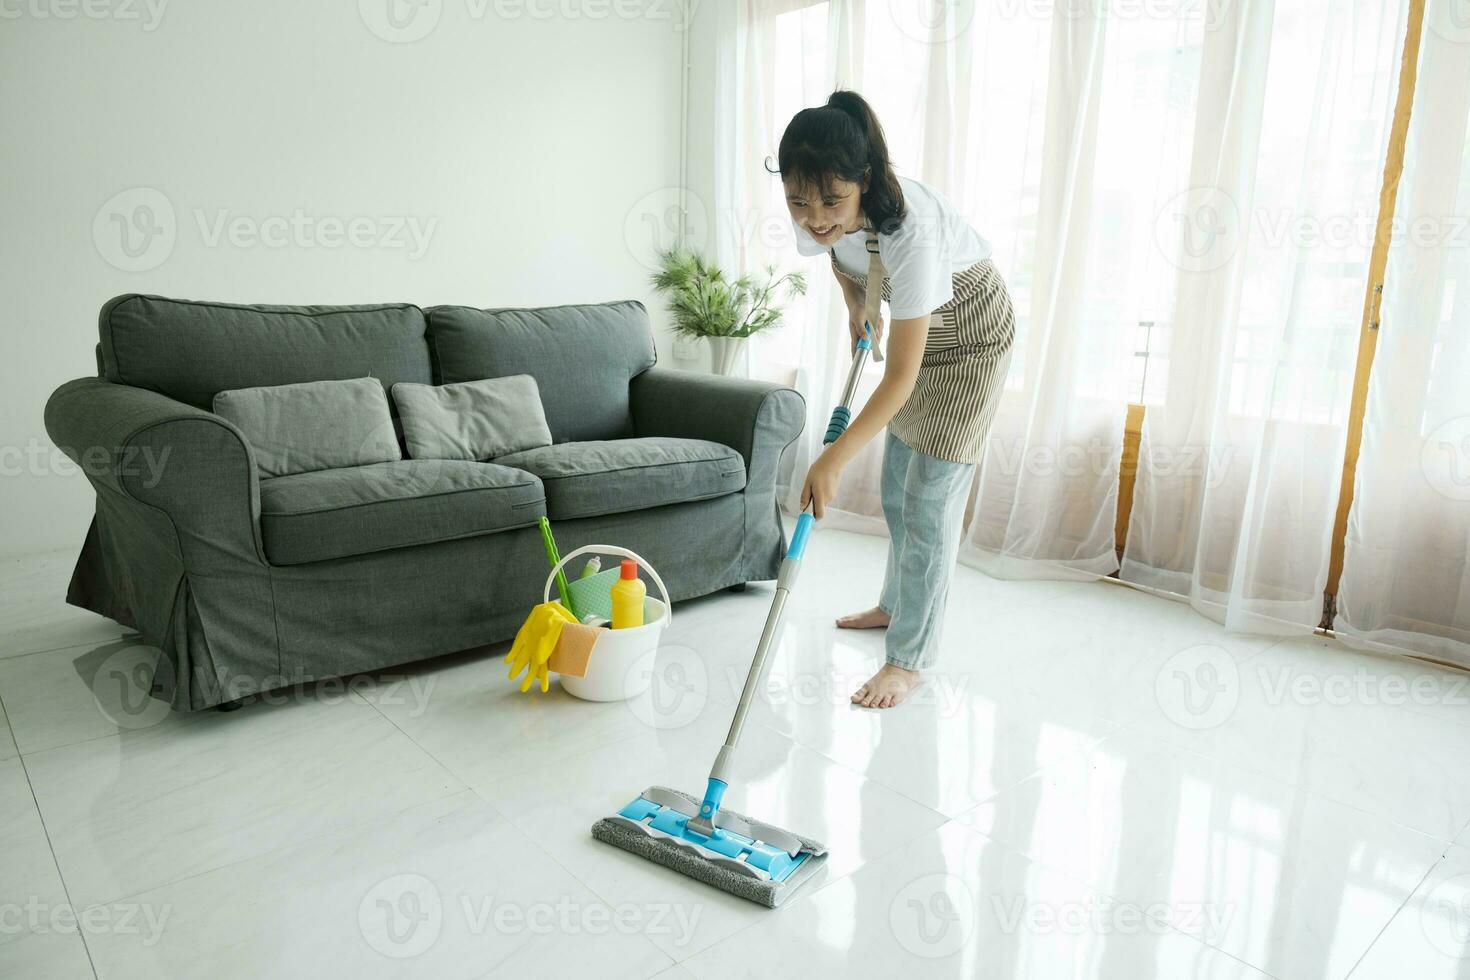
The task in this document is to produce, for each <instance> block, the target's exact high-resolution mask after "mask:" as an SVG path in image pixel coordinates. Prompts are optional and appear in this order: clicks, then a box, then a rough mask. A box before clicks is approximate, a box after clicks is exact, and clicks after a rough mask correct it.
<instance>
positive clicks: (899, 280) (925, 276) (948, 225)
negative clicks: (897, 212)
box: [792, 177, 991, 320]
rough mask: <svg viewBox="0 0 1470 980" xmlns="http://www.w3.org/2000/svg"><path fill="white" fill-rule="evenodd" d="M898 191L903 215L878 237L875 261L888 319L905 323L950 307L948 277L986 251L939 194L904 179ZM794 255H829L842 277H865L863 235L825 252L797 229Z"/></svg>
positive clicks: (857, 234) (986, 245)
mask: <svg viewBox="0 0 1470 980" xmlns="http://www.w3.org/2000/svg"><path fill="white" fill-rule="evenodd" d="M898 185H899V186H900V187H902V188H903V201H904V205H905V207H906V209H907V211H908V214H907V215H906V216H905V217H904V219H903V224H902V225H900V226H899V229H898V231H897V232H896V233H895V234H892V235H885V234H883V233H882V232H879V234H878V257H879V258H881V259H882V260H883V269H884V271H885V272H887V274H888V279H889V286H890V288H891V289H892V292H893V298H892V299H891V300H889V303H888V315H889V316H890V317H892V318H893V319H895V320H907V319H911V318H913V317H919V316H923V315H924V314H926V313H933V312H934V311H935V310H936V309H938V308H939V307H941V306H943V305H944V304H945V303H947V302H949V301H950V300H951V299H952V298H953V297H954V283H953V281H952V279H951V277H952V276H953V275H954V274H955V273H956V272H963V271H964V270H966V269H968V268H969V267H970V266H972V265H974V264H975V263H976V262H979V261H980V260H981V259H986V258H989V257H990V253H991V248H990V243H989V242H987V241H986V240H985V239H984V238H981V237H980V234H979V232H977V231H975V229H974V228H972V227H970V223H969V222H968V221H967V220H965V216H964V215H962V214H960V212H959V211H958V210H957V209H956V208H955V206H954V205H953V204H952V203H950V200H949V198H947V197H945V196H944V195H943V194H941V193H939V191H937V190H935V189H934V188H932V187H929V186H928V185H926V184H921V183H919V182H918V181H917V180H912V179H910V178H908V177H899V178H898ZM792 224H793V225H795V222H792ZM796 250H797V251H798V252H799V253H801V254H802V255H821V254H823V253H824V252H827V251H831V252H833V253H834V254H835V255H836V257H837V265H838V266H839V267H840V268H841V269H842V270H843V271H844V272H850V273H852V274H853V275H859V276H861V275H867V272H868V247H867V235H866V233H864V232H863V231H862V230H858V231H854V232H850V233H848V234H846V235H843V236H842V237H841V238H840V239H838V240H837V244H835V245H833V246H832V247H831V248H830V249H828V247H827V246H826V245H821V244H818V242H817V240H816V239H815V238H813V237H812V236H811V235H809V234H807V233H806V232H805V231H803V230H802V229H801V227H800V226H799V225H798V226H796Z"/></svg>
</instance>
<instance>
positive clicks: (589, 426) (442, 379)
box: [427, 300, 655, 442]
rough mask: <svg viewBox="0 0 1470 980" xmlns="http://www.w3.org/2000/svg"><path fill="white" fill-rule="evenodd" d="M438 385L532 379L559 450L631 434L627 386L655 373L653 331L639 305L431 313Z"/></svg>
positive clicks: (430, 331) (431, 348) (466, 309)
mask: <svg viewBox="0 0 1470 980" xmlns="http://www.w3.org/2000/svg"><path fill="white" fill-rule="evenodd" d="M427 315H428V338H429V353H430V356H431V357H432V359H433V366H434V383H435V384H451V383H453V382H456V381H475V380H478V379H480V378H500V377H504V376H506V375H510V374H529V375H531V376H532V377H533V378H535V379H536V384H537V386H538V387H539V388H540V389H541V404H542V406H544V408H545V409H546V422H547V425H549V426H550V428H551V437H552V439H554V440H555V441H556V442H578V441H585V440H589V439H621V438H623V437H625V436H630V435H632V434H633V423H632V417H631V415H630V413H629V410H628V382H629V381H630V380H632V379H633V377H635V376H636V375H638V374H641V373H642V372H644V371H646V370H648V368H650V367H652V366H653V362H654V360H655V356H654V348H653V328H652V326H651V325H650V324H649V320H648V311H647V310H646V309H645V308H644V306H643V304H642V303H640V302H638V301H636V300H624V301H622V302H617V303H595V304H590V305H582V306H551V307H544V308H541V309H492V310H477V309H473V308H470V307H465V306H436V307H433V308H431V309H430V310H429V311H428V314H427Z"/></svg>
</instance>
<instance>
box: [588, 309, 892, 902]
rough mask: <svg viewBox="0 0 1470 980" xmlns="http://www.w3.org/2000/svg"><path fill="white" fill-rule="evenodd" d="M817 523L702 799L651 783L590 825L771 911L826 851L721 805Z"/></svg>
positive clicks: (795, 536) (838, 426)
mask: <svg viewBox="0 0 1470 980" xmlns="http://www.w3.org/2000/svg"><path fill="white" fill-rule="evenodd" d="M863 327H864V330H865V332H866V336H864V337H863V338H862V339H861V340H859V341H858V342H857V349H856V350H855V351H854V354H853V359H852V367H851V369H849V371H848V374H847V383H846V385H844V387H843V391H842V401H841V403H840V404H839V405H838V406H837V408H836V409H835V410H833V412H832V420H831V422H830V423H829V424H828V426H827V433H826V435H825V436H824V437H823V439H822V444H823V445H828V444H830V443H832V442H835V441H836V440H837V437H838V436H840V435H842V433H843V432H845V431H847V425H848V422H850V421H851V419H852V409H851V407H850V406H851V405H852V400H853V397H854V395H855V393H856V391H857V385H858V380H859V378H860V377H861V376H862V372H863V366H864V364H865V363H866V362H867V359H868V355H869V352H870V351H871V350H872V346H873V345H872V339H871V338H872V334H873V331H872V328H871V327H869V326H868V325H867V324H866V323H865V324H864V325H863ZM814 521H815V518H814V517H813V516H812V515H811V514H808V513H802V514H801V515H800V516H798V517H797V519H796V529H795V530H794V531H793V532H792V534H791V544H790V546H789V547H788V548H787V550H786V557H785V560H783V561H782V562H781V570H780V573H779V575H778V577H777V579H776V594H775V596H774V597H773V598H772V600H771V609H770V611H769V612H768V613H767V614H766V625H765V628H764V629H763V630H762V631H761V638H760V642H759V643H758V644H757V645H756V648H755V658H754V659H753V660H752V661H751V664H750V672H749V673H748V674H747V675H746V677H745V688H744V690H742V691H741V692H740V702H739V703H738V704H737V705H736V707H735V718H734V720H733V721H731V723H730V731H729V734H727V735H726V736H725V744H724V746H723V747H721V749H720V751H719V754H718V755H717V756H716V757H715V764H714V766H713V767H712V768H711V769H710V774H709V782H708V784H707V786H706V788H705V791H704V799H703V800H701V799H699V798H698V797H695V796H691V795H689V794H688V793H681V792H679V791H678V790H674V789H669V788H667V787H664V786H650V787H649V788H648V789H645V790H644V791H643V792H642V793H640V794H639V795H638V797H637V798H636V799H634V800H633V801H632V802H631V803H629V804H628V805H627V806H625V807H623V808H622V809H621V810H619V811H618V812H617V813H616V814H614V815H612V816H610V817H604V818H603V819H601V820H599V821H598V822H597V823H595V824H593V825H592V836H593V837H595V838H597V839H598V840H600V841H603V842H605V843H608V844H611V845H613V846H614V847H620V848H622V849H623V850H625V851H629V852H631V853H633V854H636V855H638V856H639V857H641V858H645V859H647V860H649V861H653V862H655V863H656V864H662V865H664V866H665V867H668V868H672V869H673V870H675V871H678V872H680V873H681V874H684V875H687V876H689V877H690V878H694V879H696V880H697V881H702V882H704V883H705V884H707V885H713V886H714V887H716V888H719V889H722V890H724V891H727V892H729V893H730V894H732V895H737V896H739V897H741V898H747V899H750V900H751V901H752V902H759V903H760V904H762V905H765V906H766V907H768V908H777V907H778V906H780V905H781V904H782V903H783V902H785V901H786V899H787V898H789V897H790V896H791V895H792V894H793V893H794V892H795V891H796V890H797V889H798V888H800V887H801V885H802V884H803V883H805V882H806V881H809V880H810V879H811V878H812V876H813V875H815V874H816V873H817V871H818V869H820V868H821V866H822V864H823V863H825V862H826V860H827V849H826V848H825V847H824V846H822V845H821V844H820V843H818V842H817V841H815V840H812V839H811V838H809V837H803V836H801V835H799V834H793V833H791V832H790V831H787V830H782V829H781V828H780V827H773V826H771V825H770V824H767V823H762V822H760V821H759V820H753V819H751V818H750V817H747V816H745V815H744V814H741V813H737V812H736V811H734V810H730V809H725V808H722V807H721V801H722V800H723V799H724V795H725V790H726V789H727V788H728V786H729V784H730V775H731V761H732V759H733V758H734V755H735V747H736V745H737V744H739V742H740V732H741V729H742V728H744V727H745V716H746V714H747V712H749V710H750V703H751V700H752V699H753V698H754V696H755V691H756V689H757V687H759V686H760V683H761V680H762V678H763V677H764V675H765V667H766V658H767V656H768V655H769V654H770V652H771V647H772V646H773V645H774V643H775V640H776V635H777V633H778V632H779V631H780V627H781V614H782V612H783V611H784V610H785V607H786V599H787V597H788V596H789V595H790V594H791V589H792V587H793V586H795V584H796V576H797V572H798V570H799V569H800V567H801V556H802V553H803V552H804V551H805V550H806V543H807V538H808V537H810V536H811V531H812V524H813V523H814Z"/></svg>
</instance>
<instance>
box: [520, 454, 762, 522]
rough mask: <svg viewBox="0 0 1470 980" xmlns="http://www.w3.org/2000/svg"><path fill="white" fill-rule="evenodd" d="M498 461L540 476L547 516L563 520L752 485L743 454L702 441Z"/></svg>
mask: <svg viewBox="0 0 1470 980" xmlns="http://www.w3.org/2000/svg"><path fill="white" fill-rule="evenodd" d="M495 462H497V463H499V464H500V465H501V466H514V467H515V468H516V469H521V470H525V471H527V472H529V473H534V474H535V475H536V476H538V477H540V478H541V483H542V484H543V485H544V486H545V488H546V513H547V516H549V517H550V518H551V519H552V520H562V521H565V520H571V519H573V518H578V517H594V516H596V515H599V514H616V513H620V512H622V511H629V510H643V509H644V508H648V507H661V506H663V505H664V504H676V503H682V502H683V501H686V500H703V499H704V498H706V497H719V496H723V495H724V494H727V493H734V492H735V491H737V490H740V489H742V488H744V486H745V460H743V459H742V458H741V457H740V454H739V453H738V452H736V451H735V450H733V449H731V448H730V447H729V446H726V445H724V444H722V443H718V442H706V441H705V440H703V439H673V438H668V437H662V436H660V437H654V438H647V439H613V440H608V441H597V442H563V443H557V444H556V445H554V446H546V447H544V448H542V449H528V450H526V451H525V452H520V453H512V454H510V455H509V456H501V457H499V458H498V459H496V460H495Z"/></svg>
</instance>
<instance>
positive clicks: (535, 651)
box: [505, 602, 576, 693]
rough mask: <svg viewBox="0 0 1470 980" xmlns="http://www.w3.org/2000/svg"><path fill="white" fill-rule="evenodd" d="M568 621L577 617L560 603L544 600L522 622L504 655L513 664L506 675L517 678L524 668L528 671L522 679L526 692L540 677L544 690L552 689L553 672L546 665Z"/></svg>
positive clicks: (572, 620)
mask: <svg viewBox="0 0 1470 980" xmlns="http://www.w3.org/2000/svg"><path fill="white" fill-rule="evenodd" d="M569 622H571V623H574V622H576V619H575V618H574V617H573V616H572V614H571V613H570V612H568V611H567V610H566V608H565V607H564V606H562V604H561V603H559V602H543V603H541V604H540V605H539V606H536V607H535V608H533V609H532V610H531V614H530V615H529V616H527V617H526V621H525V622H524V623H522V624H521V628H520V629H519V630H518V631H517V632H516V638H515V641H514V642H513V643H512V644H511V646H510V652H509V653H507V654H506V655H505V662H506V663H508V664H510V673H509V674H507V675H506V676H508V677H509V678H510V679H511V680H515V678H516V675H517V674H519V673H520V672H521V671H523V670H524V671H525V672H526V676H525V679H524V680H522V681H521V690H522V691H523V692H524V691H529V690H530V689H531V685H532V684H534V683H536V682H538V681H539V682H540V684H541V691H542V693H545V692H546V691H549V690H550V689H551V675H550V673H549V671H548V669H547V666H546V665H547V662H548V661H550V660H551V653H552V651H553V650H555V649H556V641H557V640H559V639H561V628H562V627H563V626H565V625H566V624H567V623H569Z"/></svg>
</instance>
